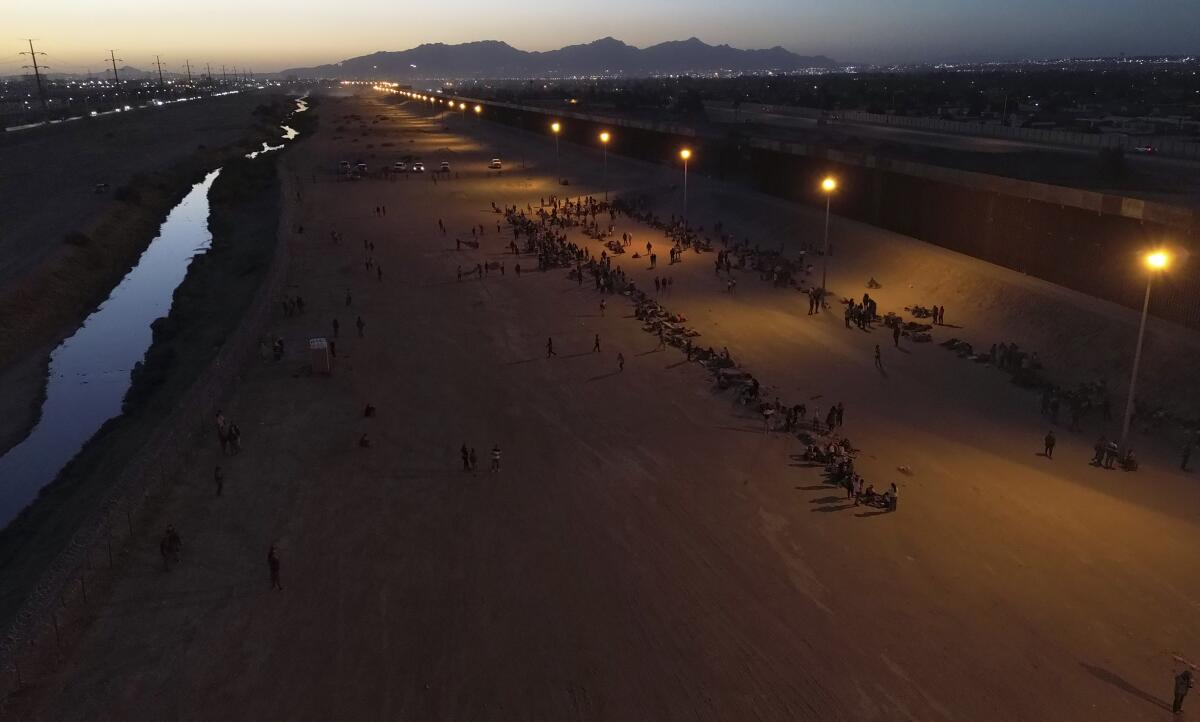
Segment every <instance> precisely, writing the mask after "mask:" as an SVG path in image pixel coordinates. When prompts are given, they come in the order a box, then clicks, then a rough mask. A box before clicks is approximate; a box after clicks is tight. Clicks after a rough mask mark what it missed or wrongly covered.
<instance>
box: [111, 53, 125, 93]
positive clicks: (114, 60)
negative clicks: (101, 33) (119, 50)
mask: <svg viewBox="0 0 1200 722" xmlns="http://www.w3.org/2000/svg"><path fill="white" fill-rule="evenodd" d="M108 59H109V60H111V61H112V69H113V85H116V84H117V83H119V82H120V79H119V78H118V77H117V61H118V60H120V61H121V62H122V63H123V62H125V58H118V57H117V56H116V53H115V52H114V51H112V50H109V51H108Z"/></svg>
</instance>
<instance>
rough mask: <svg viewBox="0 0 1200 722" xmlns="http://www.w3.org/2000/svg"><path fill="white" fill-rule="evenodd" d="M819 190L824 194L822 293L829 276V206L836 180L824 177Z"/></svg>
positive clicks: (831, 177)
mask: <svg viewBox="0 0 1200 722" xmlns="http://www.w3.org/2000/svg"><path fill="white" fill-rule="evenodd" d="M821 190H822V191H824V192H825V254H824V255H825V258H824V262H823V263H822V266H821V291H824V290H825V283H826V280H827V278H828V276H829V205H830V203H831V202H832V201H833V192H834V191H836V190H837V179H835V178H834V177H833V176H825V180H823V181H821Z"/></svg>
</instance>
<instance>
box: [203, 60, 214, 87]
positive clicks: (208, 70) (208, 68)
mask: <svg viewBox="0 0 1200 722" xmlns="http://www.w3.org/2000/svg"><path fill="white" fill-rule="evenodd" d="M204 68H205V70H206V73H205V74H206V75H207V76H208V84H209V85H212V64H211V63H205V64H204Z"/></svg>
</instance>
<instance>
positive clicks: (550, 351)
mask: <svg viewBox="0 0 1200 722" xmlns="http://www.w3.org/2000/svg"><path fill="white" fill-rule="evenodd" d="M557 355H558V354H556V353H554V339H553V338H547V339H546V358H550V357H551V356H557Z"/></svg>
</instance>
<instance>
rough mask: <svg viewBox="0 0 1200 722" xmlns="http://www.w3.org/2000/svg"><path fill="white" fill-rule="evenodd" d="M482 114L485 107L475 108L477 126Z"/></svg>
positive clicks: (478, 106)
mask: <svg viewBox="0 0 1200 722" xmlns="http://www.w3.org/2000/svg"><path fill="white" fill-rule="evenodd" d="M482 113H483V106H482V105H476V106H475V124H476V125H478V124H479V116H480V114H482Z"/></svg>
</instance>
